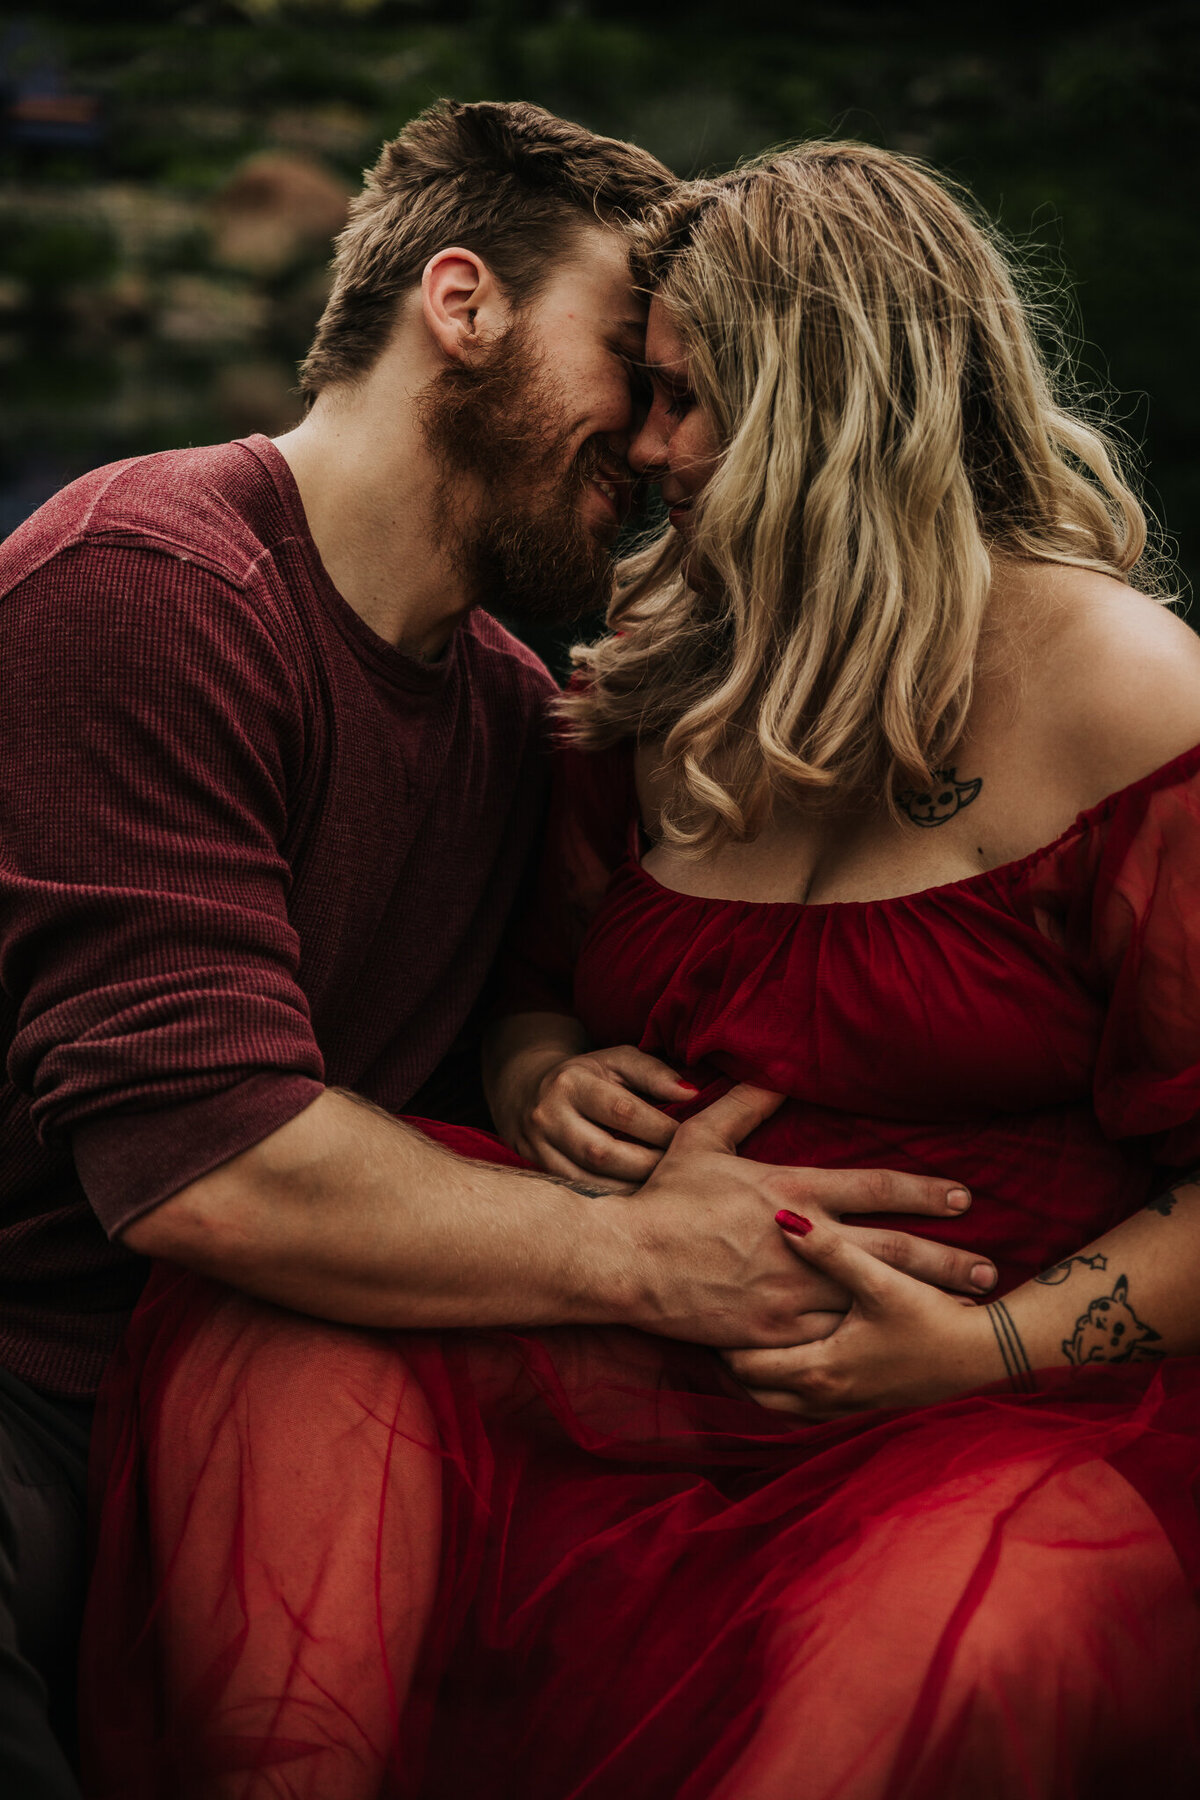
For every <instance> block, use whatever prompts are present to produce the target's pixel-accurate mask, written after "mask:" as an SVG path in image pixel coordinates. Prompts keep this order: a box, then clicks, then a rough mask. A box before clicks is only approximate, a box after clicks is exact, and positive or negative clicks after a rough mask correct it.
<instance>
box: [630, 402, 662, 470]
mask: <svg viewBox="0 0 1200 1800" xmlns="http://www.w3.org/2000/svg"><path fill="white" fill-rule="evenodd" d="M629 466H630V468H631V469H632V470H633V472H634V474H635V475H648V476H649V477H650V478H651V480H653V479H655V477H656V476H658V475H660V474H661V473H662V471H663V470H664V469H665V468H666V466H667V440H666V438H665V437H664V435H663V433H662V432H661V431H660V430H659V429H658V427H657V425H656V424H655V421H654V413H653V412H650V413H649V414H648V415H647V417H646V418H645V419H643V421H642V423H641V426H640V427H639V429H638V431H637V433H636V434H635V436H634V439H633V442H632V443H631V444H630V446H629Z"/></svg>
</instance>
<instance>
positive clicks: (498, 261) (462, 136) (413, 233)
mask: <svg viewBox="0 0 1200 1800" xmlns="http://www.w3.org/2000/svg"><path fill="white" fill-rule="evenodd" d="M675 186H676V182H675V178H674V177H673V176H672V174H671V172H670V170H669V169H667V168H665V167H664V166H663V164H662V163H660V162H659V161H658V160H657V158H656V157H653V156H651V155H650V154H649V153H648V152H647V151H645V150H640V149H638V148H637V146H636V145H634V144H625V143H621V142H620V141H619V140H618V139H616V138H606V137H597V136H596V134H595V133H594V132H591V131H587V130H585V129H584V127H583V126H582V125H573V124H571V123H570V122H569V121H568V120H566V119H559V118H556V117H555V116H554V114H553V113H549V112H546V111H545V110H544V109H543V108H542V107H540V106H531V105H529V104H528V103H526V102H524V101H514V102H512V103H509V104H503V103H501V102H498V101H481V102H479V103H477V104H474V105H469V106H468V105H462V104H461V103H460V102H458V101H455V100H439V101H437V102H436V104H435V105H433V106H431V107H429V108H428V109H427V110H426V111H425V112H423V113H420V114H418V116H417V117H416V118H415V119H413V120H411V121H410V123H409V124H408V125H406V126H405V128H404V130H403V131H402V132H401V133H400V135H399V137H396V138H393V139H392V141H391V143H389V144H385V145H384V147H383V150H382V152H381V154H380V157H379V161H378V162H377V163H376V165H375V167H374V168H373V169H372V170H371V171H370V172H369V173H368V175H367V178H366V186H365V188H364V189H363V192H362V193H361V194H360V195H359V196H358V198H357V199H356V200H355V201H354V202H353V203H352V205H351V208H350V221H349V223H348V225H347V226H346V228H345V230H344V231H343V232H342V234H341V236H340V237H339V238H338V240H337V249H336V254H335V256H334V262H333V277H334V278H333V291H332V293H331V294H330V297H329V301H328V304H327V305H326V307H325V311H324V313H323V314H322V316H321V320H320V323H319V324H318V326H317V332H316V336H315V338H314V339H313V344H312V348H311V349H310V351H309V353H308V356H307V357H306V358H305V360H304V362H303V364H302V365H301V369H300V384H301V387H302V389H303V391H304V392H305V394H306V395H307V396H308V398H309V400H310V401H311V400H312V399H314V398H315V396H316V395H317V394H319V393H320V391H321V389H322V388H323V387H326V386H327V385H329V384H330V383H333V382H344V381H353V380H354V379H355V378H356V377H358V376H360V375H364V374H366V372H367V371H368V370H369V369H370V368H371V366H372V365H373V363H374V362H375V360H376V358H377V357H378V356H379V354H380V352H381V351H382V350H383V348H384V346H385V345H386V343H387V341H388V339H389V337H390V336H391V333H392V330H393V327H394V325H395V322H396V316H397V311H398V306H399V302H400V299H401V296H402V295H403V294H404V293H405V292H406V291H407V290H408V289H410V288H412V287H414V286H415V285H416V284H417V283H418V282H419V281H420V279H421V275H422V272H423V270H424V268H425V265H426V263H427V262H428V261H429V259H430V257H431V256H435V255H436V254H437V252H438V251H439V250H444V249H447V248H448V247H449V246H451V245H456V244H457V245H461V246H462V248H463V249H464V250H473V251H475V252H476V254H477V255H479V256H481V257H483V258H484V259H485V261H486V262H487V264H488V266H489V268H490V269H491V270H492V272H493V274H494V275H495V276H496V278H497V280H498V281H499V282H500V283H501V284H502V286H503V287H504V289H505V291H506V293H507V294H508V296H509V298H510V299H511V300H512V302H513V304H514V305H515V306H517V307H520V306H523V305H525V304H526V303H527V302H528V301H530V300H531V299H533V298H534V296H535V295H536V293H537V291H538V289H539V288H540V287H541V286H542V284H543V283H544V282H545V281H546V279H547V277H548V276H549V274H550V273H551V270H552V268H553V265H554V261H555V258H556V257H557V256H560V255H561V254H562V253H563V252H564V251H566V250H569V247H570V242H571V239H572V237H573V236H574V234H575V233H576V232H577V231H578V230H579V228H580V226H581V225H582V224H584V223H586V222H587V221H589V220H590V221H596V222H599V223H601V224H608V225H620V224H621V223H623V222H629V221H632V220H636V219H638V218H640V217H641V216H642V215H643V214H644V213H645V212H646V211H647V210H648V208H650V207H651V206H653V205H655V204H656V203H657V202H659V201H661V200H664V199H666V198H667V197H668V195H669V194H670V193H671V192H672V190H673V189H674V187H675Z"/></svg>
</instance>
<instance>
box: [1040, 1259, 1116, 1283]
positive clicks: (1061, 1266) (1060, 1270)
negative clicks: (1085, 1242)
mask: <svg viewBox="0 0 1200 1800" xmlns="http://www.w3.org/2000/svg"><path fill="white" fill-rule="evenodd" d="M1074 1263H1078V1264H1079V1266H1080V1268H1081V1269H1107V1267H1108V1258H1107V1256H1068V1257H1067V1259H1066V1261H1065V1262H1059V1263H1051V1265H1050V1267H1049V1268H1048V1269H1043V1270H1042V1272H1041V1274H1040V1275H1035V1276H1034V1278H1033V1279H1034V1280H1035V1281H1040V1282H1041V1284H1042V1286H1043V1287H1058V1285H1059V1283H1060V1282H1063V1281H1066V1279H1067V1277H1068V1276H1069V1275H1070V1273H1071V1267H1072V1264H1074Z"/></svg>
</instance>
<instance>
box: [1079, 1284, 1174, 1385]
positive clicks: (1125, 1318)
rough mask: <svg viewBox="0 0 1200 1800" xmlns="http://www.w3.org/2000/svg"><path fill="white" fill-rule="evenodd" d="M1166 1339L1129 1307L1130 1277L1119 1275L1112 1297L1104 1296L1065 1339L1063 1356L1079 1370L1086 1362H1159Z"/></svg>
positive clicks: (1097, 1300)
mask: <svg viewBox="0 0 1200 1800" xmlns="http://www.w3.org/2000/svg"><path fill="white" fill-rule="evenodd" d="M1161 1342H1162V1336H1161V1334H1160V1333H1159V1332H1157V1331H1155V1329H1154V1327H1153V1326H1152V1325H1147V1324H1145V1323H1144V1322H1143V1320H1141V1319H1139V1318H1138V1316H1137V1314H1136V1313H1135V1312H1134V1310H1133V1308H1132V1306H1130V1304H1129V1277H1128V1276H1127V1275H1118V1277H1117V1280H1116V1284H1115V1286H1114V1287H1113V1291H1112V1293H1111V1294H1101V1295H1100V1296H1099V1298H1098V1299H1096V1300H1093V1301H1092V1303H1091V1305H1090V1306H1089V1307H1088V1309H1087V1311H1086V1312H1085V1313H1080V1315H1079V1317H1078V1318H1077V1319H1076V1321H1075V1331H1074V1333H1073V1335H1072V1336H1071V1337H1069V1338H1064V1339H1063V1347H1062V1348H1063V1355H1064V1356H1065V1357H1066V1359H1067V1361H1068V1362H1069V1363H1074V1364H1075V1366H1076V1368H1082V1367H1083V1366H1084V1364H1085V1363H1124V1362H1157V1361H1158V1360H1159V1359H1160V1358H1161V1357H1162V1356H1164V1355H1165V1354H1166V1353H1165V1351H1162V1350H1156V1349H1155V1347H1154V1346H1155V1345H1156V1344H1160V1343H1161Z"/></svg>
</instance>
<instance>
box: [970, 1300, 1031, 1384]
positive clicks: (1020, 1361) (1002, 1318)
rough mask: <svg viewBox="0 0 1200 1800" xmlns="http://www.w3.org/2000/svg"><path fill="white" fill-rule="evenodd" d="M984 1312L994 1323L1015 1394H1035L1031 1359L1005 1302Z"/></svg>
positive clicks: (1001, 1355)
mask: <svg viewBox="0 0 1200 1800" xmlns="http://www.w3.org/2000/svg"><path fill="white" fill-rule="evenodd" d="M983 1310H984V1311H985V1312H986V1314H987V1316H988V1318H989V1319H990V1320H991V1321H992V1330H993V1331H994V1332H995V1334H996V1344H997V1347H998V1349H999V1351H1000V1358H1001V1361H1002V1362H1003V1364H1004V1373H1005V1374H1006V1375H1007V1376H1008V1381H1009V1386H1010V1387H1011V1388H1012V1390H1013V1393H1014V1394H1032V1393H1034V1392H1035V1391H1036V1388H1037V1383H1036V1382H1035V1381H1034V1379H1033V1370H1032V1369H1031V1368H1030V1366H1029V1358H1028V1357H1027V1356H1026V1354H1025V1346H1024V1344H1023V1343H1022V1342H1021V1334H1020V1332H1019V1331H1018V1330H1017V1328H1016V1326H1015V1325H1014V1324H1013V1320H1012V1314H1011V1313H1010V1312H1009V1310H1008V1308H1007V1306H1005V1304H1004V1302H1003V1300H993V1301H992V1302H991V1303H990V1305H988V1306H985V1307H984V1309H983Z"/></svg>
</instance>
